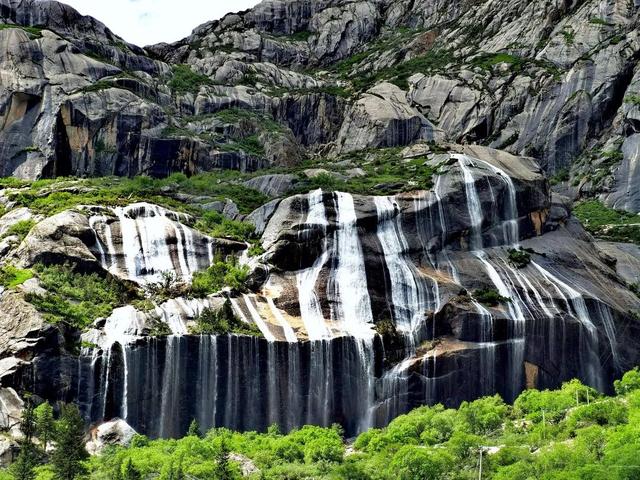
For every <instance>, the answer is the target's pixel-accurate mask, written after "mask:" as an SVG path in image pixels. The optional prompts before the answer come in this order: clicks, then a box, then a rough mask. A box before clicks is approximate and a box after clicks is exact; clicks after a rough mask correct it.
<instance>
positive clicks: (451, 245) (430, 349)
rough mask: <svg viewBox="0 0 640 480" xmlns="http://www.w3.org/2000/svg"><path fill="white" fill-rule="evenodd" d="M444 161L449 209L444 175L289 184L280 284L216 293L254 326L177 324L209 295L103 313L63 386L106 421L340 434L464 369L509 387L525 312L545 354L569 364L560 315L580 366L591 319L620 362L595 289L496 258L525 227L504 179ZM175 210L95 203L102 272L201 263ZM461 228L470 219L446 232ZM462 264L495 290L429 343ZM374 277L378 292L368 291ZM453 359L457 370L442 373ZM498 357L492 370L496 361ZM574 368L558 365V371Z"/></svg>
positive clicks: (517, 371)
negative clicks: (392, 190) (418, 186)
mask: <svg viewBox="0 0 640 480" xmlns="http://www.w3.org/2000/svg"><path fill="white" fill-rule="evenodd" d="M457 160H458V161H457V165H458V166H459V172H460V175H461V177H462V181H463V187H464V192H465V197H464V198H465V205H463V208H465V209H466V215H465V214H464V211H463V214H462V215H460V217H465V218H463V219H460V218H456V217H455V216H454V214H452V212H456V213H457V210H455V209H454V208H451V205H447V204H446V202H447V201H449V200H448V195H449V194H448V191H449V190H447V187H449V188H450V186H451V184H448V185H447V184H446V183H445V180H443V178H444V177H442V176H437V177H436V178H435V188H434V189H433V190H432V191H429V192H420V193H417V194H408V195H404V194H403V195H398V196H397V197H374V198H371V199H367V198H364V197H358V198H357V199H354V197H352V196H351V195H349V194H346V193H333V194H329V193H323V192H322V191H321V190H317V191H314V192H310V193H309V194H308V195H306V196H304V197H302V196H301V197H300V199H299V203H297V204H296V208H299V207H298V206H299V205H302V208H299V210H297V212H301V213H300V220H299V222H298V224H295V225H294V226H293V228H292V229H291V230H290V232H294V233H293V235H291V234H289V235H291V236H293V237H294V240H295V241H297V242H299V244H300V245H302V246H303V249H304V247H308V248H306V251H308V252H313V255H314V258H312V259H305V260H309V261H308V262H305V268H301V269H300V270H298V271H294V272H290V273H287V275H285V279H284V280H282V279H280V283H278V281H275V282H274V283H272V277H270V278H269V281H268V282H267V283H266V284H265V286H264V291H262V292H253V293H247V294H244V295H237V296H233V297H232V298H230V301H231V305H232V308H233V311H234V312H235V314H236V315H237V316H238V317H239V318H240V320H242V321H244V322H247V323H252V324H255V325H257V327H258V328H259V330H260V332H261V337H262V338H258V337H249V336H242V335H232V334H228V335H217V336H215V335H200V336H194V335H189V328H188V327H189V321H190V320H192V319H193V318H195V317H197V315H198V314H199V313H201V312H202V311H203V310H204V309H205V308H209V307H212V305H213V302H212V301H211V300H210V299H204V300H193V299H180V298H178V299H173V300H170V301H168V302H165V303H163V304H162V305H158V306H156V307H155V309H154V310H153V311H151V312H146V313H142V312H136V311H135V310H134V309H133V308H132V307H126V308H125V309H118V310H116V311H115V312H114V314H113V315H112V316H111V317H110V318H109V319H107V321H106V325H105V327H104V328H103V329H102V330H99V331H98V333H95V332H94V333H93V334H92V335H93V336H92V337H91V338H89V339H88V340H90V341H91V343H95V344H96V345H98V346H99V348H95V349H92V350H86V351H85V352H84V353H85V354H86V356H85V357H83V358H84V359H81V360H80V361H79V363H78V368H77V371H78V373H77V377H78V387H77V391H78V392H87V393H86V395H84V394H80V393H79V394H78V397H79V398H80V397H81V396H82V399H83V401H82V402H80V403H81V405H82V406H83V410H84V411H85V412H86V414H87V417H88V418H91V419H92V420H100V419H103V418H110V417H113V416H120V417H123V418H125V419H126V420H127V421H128V422H129V423H130V424H131V425H132V426H134V427H135V428H137V429H138V430H139V431H141V432H143V433H145V434H149V435H151V436H166V437H172V436H178V435H182V434H183V433H184V432H185V431H186V428H187V427H188V424H189V423H190V421H191V420H192V419H194V418H195V419H197V420H198V422H199V423H200V425H201V427H202V428H203V429H208V428H210V427H214V426H225V427H229V428H234V429H240V430H264V429H266V428H267V427H268V425H270V424H272V423H277V424H279V425H280V426H281V428H282V429H284V430H289V429H292V428H296V427H298V426H300V425H303V424H306V423H310V424H318V425H330V424H331V423H333V422H335V421H336V420H339V421H340V422H341V423H342V424H343V425H344V426H345V430H346V431H347V432H348V434H350V435H351V434H355V433H357V432H359V431H362V430H364V429H366V428H369V427H370V426H372V425H380V426H381V425H384V424H386V423H388V422H389V421H390V420H391V419H392V418H394V417H395V416H397V415H399V414H401V413H404V412H406V411H407V410H409V409H410V408H412V407H414V406H416V404H417V403H418V404H419V403H424V402H429V403H436V402H440V401H443V400H445V401H448V400H449V399H450V398H451V397H452V396H454V398H460V397H455V395H456V392H457V391H458V390H459V388H458V386H457V385H456V378H464V379H467V377H465V375H467V376H468V375H474V377H475V378H474V380H473V382H474V386H473V387H471V390H470V392H472V393H471V394H473V395H485V394H491V393H494V392H496V391H500V392H501V393H503V394H505V395H506V396H507V397H514V396H515V395H516V394H517V393H518V392H519V391H520V389H521V388H522V387H523V386H524V383H525V382H524V362H525V349H524V347H525V342H524V339H525V338H526V337H527V335H528V334H529V333H531V332H529V325H530V324H531V325H533V324H534V323H535V325H538V326H539V325H544V326H545V328H546V329H547V330H546V331H548V332H551V333H552V334H550V335H549V336H548V337H545V341H547V342H548V346H547V349H548V350H549V352H550V355H551V357H552V360H553V361H554V364H557V365H560V366H561V367H560V368H562V365H563V363H568V362H564V360H565V357H566V358H569V355H571V352H565V351H561V352H560V353H558V350H559V349H558V348H556V345H557V344H558V343H560V344H562V345H564V344H565V333H564V331H565V330H568V329H569V328H573V327H571V326H570V325H569V324H566V325H565V323H564V319H565V317H571V318H573V319H575V321H576V322H574V324H575V323H579V325H580V332H583V336H582V337H580V339H581V340H580V341H581V344H580V346H579V350H580V351H579V355H580V356H581V359H580V364H581V366H582V368H583V371H581V372H580V375H581V377H582V378H584V379H586V380H587V381H588V382H589V383H591V384H592V385H596V386H598V385H599V383H598V382H601V379H602V378H603V371H602V365H601V364H600V362H599V359H598V352H599V349H601V348H603V345H600V344H598V334H597V327H596V324H598V323H599V324H602V325H603V327H604V331H605V335H606V338H607V339H608V340H609V342H608V343H609V345H608V347H609V348H610V349H611V352H612V354H613V363H614V364H615V365H616V367H617V365H618V364H619V363H620V360H619V358H618V355H617V353H616V329H615V324H614V321H613V318H612V316H611V312H610V311H609V310H608V309H607V307H606V306H603V305H602V304H600V303H597V302H595V303H594V305H595V306H592V305H591V303H590V301H591V300H590V299H587V298H586V297H587V295H586V294H582V293H580V291H579V290H578V288H577V287H576V288H573V287H570V286H569V284H568V282H567V281H565V280H563V279H562V275H561V274H559V273H558V274H556V273H553V274H552V273H551V272H550V271H549V269H548V268H547V266H546V265H545V267H542V266H541V265H538V264H536V263H535V262H532V264H531V266H528V267H526V268H522V269H516V268H514V267H513V266H512V265H510V264H509V262H508V260H507V258H506V255H505V253H504V247H511V248H513V247H516V246H517V245H518V244H519V242H520V238H519V236H520V232H519V228H520V226H521V225H526V218H525V217H523V218H520V217H519V212H518V203H517V201H518V196H517V191H516V188H515V185H514V182H513V180H512V179H511V178H510V177H509V175H508V174H507V173H506V172H505V171H504V170H502V169H500V168H498V167H496V166H494V165H492V164H490V163H487V162H483V161H482V160H478V159H473V158H471V157H467V156H464V155H462V156H458V158H457ZM448 178H451V176H449V177H448ZM454 178H456V180H457V179H458V178H459V177H454ZM485 185H486V191H485V190H483V192H482V196H481V192H479V189H480V188H485V187H484V186H485ZM411 196H413V198H412V197H411ZM481 198H482V200H481ZM361 209H362V210H361ZM372 211H373V214H371V212H372ZM361 212H362V216H360V215H361ZM359 217H360V221H359ZM466 217H468V218H466ZM183 220H185V219H184V218H182V217H179V216H176V215H175V214H172V213H171V212H167V211H164V210H162V209H160V208H159V207H154V206H149V205H146V204H138V205H135V206H134V205H132V206H130V207H127V208H122V209H114V210H112V211H110V212H107V213H105V212H104V211H100V212H99V214H96V215H94V216H93V217H91V219H90V226H91V228H92V229H93V231H94V233H95V237H96V242H95V246H94V247H93V249H94V252H95V253H96V257H97V258H99V260H100V262H101V263H102V264H103V265H104V266H105V268H108V269H109V270H110V271H111V272H112V273H114V274H117V275H120V276H121V277H124V278H128V279H131V280H134V281H136V282H138V283H139V284H141V285H143V286H144V285H148V284H149V283H153V282H156V281H159V280H161V279H162V278H161V277H162V274H163V272H166V271H170V272H175V273H176V274H177V276H178V277H180V279H182V280H185V281H188V279H189V278H190V276H191V275H192V274H193V272H195V271H197V270H199V269H202V268H205V267H206V266H207V265H209V264H210V263H211V261H212V260H213V258H214V243H213V240H212V239H209V238H207V237H204V236H202V235H200V234H198V233H197V232H194V231H192V230H191V229H189V228H188V227H186V226H184V225H182V224H181V223H180V222H181V221H183ZM374 222H375V224H374ZM465 224H466V225H467V227H468V228H464V226H463V227H462V228H459V229H458V230H455V228H457V227H459V226H460V225H465ZM296 231H297V232H298V233H297V238H296V237H295V232H296ZM459 238H462V239H464V238H468V243H466V244H465V242H464V241H459V242H458V239H459ZM485 242H486V244H487V245H485V244H484V243H485ZM416 246H417V247H418V248H416ZM487 247H489V248H487ZM467 249H468V250H470V252H471V254H470V255H467V254H466V250H467ZM372 252H374V253H372ZM370 255H375V256H377V257H379V258H372V257H371V258H370V257H369V256H370ZM244 258H245V260H247V261H248V257H247V256H246V255H245V256H244ZM252 261H255V260H252ZM460 262H466V263H467V264H466V265H465V264H464V263H460ZM474 262H475V264H477V266H478V267H479V268H478V269H477V271H478V272H480V273H481V275H482V276H483V278H484V279H488V281H489V282H490V283H489V284H490V285H493V286H494V287H495V289H496V290H497V291H498V292H499V293H500V295H502V296H504V297H508V298H509V301H508V302H504V303H503V305H501V306H500V307H497V308H495V309H489V308H487V307H484V306H483V305H482V304H480V303H479V302H477V301H475V300H473V298H472V297H468V298H469V299H470V303H469V302H467V304H466V305H467V307H466V308H467V310H465V313H463V314H462V315H463V317H464V318H463V319H462V320H461V321H462V322H467V324H468V325H467V324H465V325H466V326H464V328H466V330H465V331H464V332H463V333H464V335H462V337H464V338H463V339H462V340H460V341H458V340H459V339H458V340H456V339H453V340H452V339H451V338H444V339H443V338H442V337H439V335H443V332H442V331H438V329H437V328H436V325H437V320H436V316H437V314H438V313H440V311H441V309H442V308H443V307H444V306H445V305H447V304H448V303H449V300H450V299H451V297H452V296H455V295H465V294H464V293H459V292H462V291H463V287H465V285H464V283H466V282H467V281H469V279H468V278H467V277H468V275H467V271H468V264H469V263H474ZM372 265H377V266H378V267H376V268H381V269H382V270H383V271H384V279H385V280H384V282H379V279H373V281H371V280H372V279H371V278H368V275H371V274H372V273H374V274H375V272H374V271H373V270H372V269H373V268H374V267H373V266H372ZM465 269H466V270H465ZM277 273H278V272H276V276H275V278H276V279H277V278H278V277H277ZM382 276H383V275H381V277H382ZM286 282H290V283H289V285H290V286H292V287H293V291H294V292H295V293H294V296H295V295H297V301H298V305H299V318H296V315H297V313H296V312H295V308H294V309H289V308H288V307H287V305H289V302H290V298H291V295H290V294H289V292H288V291H285V295H284V296H282V292H283V285H286ZM380 283H384V285H385V286H384V292H380V291H376V292H375V293H376V295H370V289H372V288H373V289H374V291H375V288H378V287H376V285H377V284H380ZM580 290H582V289H580ZM381 299H382V300H381ZM385 299H386V304H387V305H388V309H386V310H384V312H387V311H388V312H390V315H391V318H390V320H391V321H392V323H393V327H394V328H395V330H396V332H397V335H396V337H395V338H400V339H401V341H400V342H399V343H398V344H395V345H392V347H391V349H387V344H386V343H385V339H384V338H382V337H381V336H378V335H377V334H376V331H375V329H374V318H375V319H376V321H379V319H380V317H379V316H378V315H379V313H380V311H381V310H382V309H381V310H377V306H378V305H379V304H380V302H381V301H382V302H384V301H385ZM376 302H378V303H376ZM218 304H219V300H218ZM281 308H284V309H286V310H282V309H281ZM292 310H293V311H294V312H293V313H292ZM467 311H468V313H466V312H467ZM149 315H153V316H154V318H156V319H157V320H158V321H161V322H163V323H166V324H167V325H168V326H169V327H170V329H171V332H172V335H169V336H166V337H157V338H150V337H148V336H145V334H144V329H145V318H148V316H149ZM384 315H387V313H385V314H384ZM464 315H466V317H465V316H464ZM505 317H506V325H508V328H507V329H506V330H505V327H504V325H505ZM461 318H462V317H461ZM438 321H440V322H441V321H442V320H438ZM428 322H431V323H428ZM536 322H537V323H536ZM556 324H559V325H562V328H563V332H562V333H561V334H560V335H558V338H559V339H560V340H558V339H557V338H556V336H555V335H553V332H554V330H553V329H554V328H556ZM427 325H429V326H430V327H431V328H429V329H427V328H425V327H426V326H427ZM531 328H534V327H533V326H532V327H531ZM465 335H466V337H465ZM567 338H568V337H567ZM567 341H568V340H567ZM446 342H449V343H448V344H447V343H446ZM554 342H556V343H554ZM601 343H603V342H601ZM448 348H453V349H454V350H455V349H457V348H461V349H469V352H471V353H469V354H468V355H469V358H472V359H473V360H470V361H471V362H473V364H469V365H465V367H464V368H473V369H474V371H475V372H477V373H476V374H472V373H470V372H466V371H464V368H461V367H459V366H455V365H453V364H452V363H451V362H452V361H453V360H452V359H451V358H450V357H448V356H447V355H446V352H447V351H448V350H447V349H448ZM385 349H387V350H386V351H385ZM443 354H444V355H443ZM83 362H84V363H83ZM436 365H437V368H436ZM451 368H454V369H455V368H459V369H460V372H458V373H455V374H452V372H451ZM505 368H506V371H507V375H506V377H508V378H507V379H505V378H504V377H505V376H504V375H497V374H496V372H499V371H500V370H502V369H505ZM573 373H574V372H573V371H571V370H570V369H567V370H566V371H564V370H563V371H562V375H563V376H564V377H567V376H569V375H573ZM456 375H458V377H456ZM465 381H469V380H465ZM82 382H84V383H82ZM416 383H419V384H420V387H419V389H417V387H416Z"/></svg>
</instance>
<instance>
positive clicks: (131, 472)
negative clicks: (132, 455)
mask: <svg viewBox="0 0 640 480" xmlns="http://www.w3.org/2000/svg"><path fill="white" fill-rule="evenodd" d="M122 478H123V480H140V479H141V478H142V475H141V474H140V472H139V471H138V469H137V468H136V467H135V466H134V465H133V462H132V461H131V459H129V460H127V463H126V464H125V466H124V475H123V476H122Z"/></svg>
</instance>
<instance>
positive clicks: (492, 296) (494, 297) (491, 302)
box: [473, 288, 511, 307]
mask: <svg viewBox="0 0 640 480" xmlns="http://www.w3.org/2000/svg"><path fill="white" fill-rule="evenodd" d="M473 298H475V299H476V300H477V301H478V302H480V303H482V304H483V305H488V306H490V307H496V306H498V305H500V304H501V303H506V302H510V301H511V299H509V298H507V297H503V296H502V295H500V292H498V291H497V290H496V289H495V288H483V289H480V290H476V291H475V292H473Z"/></svg>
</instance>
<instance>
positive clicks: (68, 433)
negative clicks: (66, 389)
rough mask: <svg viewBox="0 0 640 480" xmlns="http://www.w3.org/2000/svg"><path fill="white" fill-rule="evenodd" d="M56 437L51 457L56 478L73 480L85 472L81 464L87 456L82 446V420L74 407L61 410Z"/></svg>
mask: <svg viewBox="0 0 640 480" xmlns="http://www.w3.org/2000/svg"><path fill="white" fill-rule="evenodd" d="M56 437H57V438H56V439H55V440H56V449H55V451H54V452H53V455H52V456H51V464H52V466H53V470H54V471H55V473H56V478H57V479H58V480H74V479H75V478H76V477H78V476H80V475H81V474H83V473H84V472H85V467H84V465H83V463H82V462H83V460H85V459H86V458H87V457H88V456H89V454H88V453H87V451H86V449H85V446H84V420H82V417H81V416H80V412H79V411H78V407H76V406H75V405H65V406H64V407H63V408H62V414H61V416H60V420H58V422H57V423H56Z"/></svg>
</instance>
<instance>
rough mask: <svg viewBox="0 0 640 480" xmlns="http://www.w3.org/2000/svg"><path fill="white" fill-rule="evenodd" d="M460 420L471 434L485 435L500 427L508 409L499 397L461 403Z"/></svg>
mask: <svg viewBox="0 0 640 480" xmlns="http://www.w3.org/2000/svg"><path fill="white" fill-rule="evenodd" d="M458 411H459V415H460V417H461V420H462V421H464V422H465V423H466V425H467V426H468V427H469V430H470V431H471V432H472V433H475V434H478V435H486V434H488V433H490V432H492V431H493V430H496V429H497V428H499V427H500V426H501V425H502V422H503V421H504V420H505V417H506V415H507V414H508V413H509V407H508V406H507V405H506V404H505V403H504V401H503V400H502V398H500V395H494V396H493V397H485V398H480V399H478V400H474V401H473V402H470V403H469V402H462V405H460V408H459V409H458Z"/></svg>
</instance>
